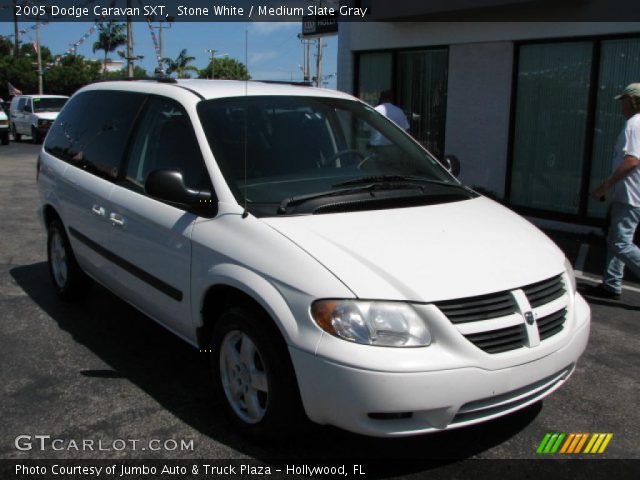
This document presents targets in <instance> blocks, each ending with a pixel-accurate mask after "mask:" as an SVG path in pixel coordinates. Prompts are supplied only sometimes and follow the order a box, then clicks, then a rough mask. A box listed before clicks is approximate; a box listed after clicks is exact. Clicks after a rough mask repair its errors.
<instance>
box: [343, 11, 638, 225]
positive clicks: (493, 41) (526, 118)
mask: <svg viewBox="0 0 640 480" xmlns="http://www.w3.org/2000/svg"><path fill="white" fill-rule="evenodd" d="M497 1H499V0H491V1H490V2H489V3H496V2H497ZM374 3H375V2H374ZM389 3H391V2H389ZM420 3H421V2H420ZM437 3H438V2H434V3H433V4H432V5H435V4H437ZM454 3H455V2H454ZM416 4H419V3H418V2H414V4H413V5H416ZM442 8H445V7H442ZM396 13H397V12H396ZM412 16H415V18H423V15H420V14H419V13H416V12H415V11H413V10H411V11H409V12H408V13H407V12H405V13H404V14H403V15H402V21H380V22H378V21H376V22H368V23H342V24H341V25H340V31H339V47H338V48H339V53H338V88H339V89H340V90H344V91H347V92H351V93H353V94H354V95H356V96H358V97H360V98H361V99H363V100H364V101H366V102H368V103H371V104H375V103H376V102H377V97H378V95H379V93H380V92H381V91H382V90H385V89H392V90H393V91H394V92H395V94H396V98H397V103H398V104H399V106H400V107H401V108H403V110H404V111H405V113H406V114H407V116H408V118H409V119H410V123H411V133H412V135H414V137H415V138H417V139H418V141H420V142H421V143H422V144H423V145H425V146H426V147H427V148H428V149H429V150H430V151H432V152H433V153H434V154H435V155H436V156H438V157H442V156H443V155H444V154H453V155H456V156H457V157H458V158H459V159H460V161H461V163H462V172H461V175H460V178H461V180H462V181H463V182H464V183H465V184H467V185H471V186H475V187H478V188H479V189H481V190H482V191H484V192H485V193H489V194H491V195H495V196H496V197H497V198H499V199H500V200H503V201H505V202H506V203H507V204H508V205H510V206H511V207H513V208H515V209H516V210H518V211H520V212H521V213H524V214H526V215H529V216H532V217H536V218H539V219H543V220H544V221H546V223H548V224H551V225H553V222H561V224H560V225H559V226H564V227H567V226H568V225H569V224H573V225H574V226H578V227H579V228H583V229H587V230H588V229H589V228H591V227H597V226H599V225H602V224H603V220H604V217H605V215H606V211H607V204H606V203H602V202H597V201H594V200H592V199H591V198H590V196H589V192H590V191H592V190H593V189H594V188H595V187H596V186H597V185H598V184H599V183H600V182H601V181H602V179H604V178H605V177H606V176H607V175H608V174H609V173H610V172H611V159H612V153H613V145H614V143H615V139H616V136H617V135H618V133H619V131H620V129H621V128H622V126H623V123H624V119H623V117H622V115H621V114H620V110H619V105H618V103H617V102H615V101H614V100H613V97H614V96H615V95H617V94H618V93H619V92H621V91H622V89H623V88H624V86H626V85H627V84H629V83H631V82H637V81H640V22H622V23H621V22H541V21H540V22H490V21H484V22H440V21H439V22H433V21H420V22H407V21H406V20H407V18H412ZM382 19H383V20H384V16H383V18H382ZM544 221H543V222H542V223H544Z"/></svg>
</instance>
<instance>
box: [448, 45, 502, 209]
mask: <svg viewBox="0 0 640 480" xmlns="http://www.w3.org/2000/svg"><path fill="white" fill-rule="evenodd" d="M513 48H514V47H513V43H512V42H496V43H480V44H476V43H473V44H464V45H452V46H451V47H450V49H449V85H448V93H447V124H446V139H445V153H447V154H453V155H456V156H457V157H458V158H459V159H460V162H461V164H462V169H461V173H460V179H461V180H462V182H463V183H465V184H466V185H478V186H482V187H484V188H487V189H489V190H492V191H494V192H496V193H497V194H498V196H500V197H502V196H503V195H504V182H505V177H506V173H507V147H508V143H509V115H510V103H511V83H512V73H513V71H512V65H513Z"/></svg>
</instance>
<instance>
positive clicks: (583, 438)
mask: <svg viewBox="0 0 640 480" xmlns="http://www.w3.org/2000/svg"><path fill="white" fill-rule="evenodd" d="M581 435H582V438H581V439H580V442H579V443H578V445H577V446H576V450H575V451H574V452H573V453H580V452H581V451H582V447H583V446H584V444H585V442H586V441H587V438H589V434H588V433H582V434H581Z"/></svg>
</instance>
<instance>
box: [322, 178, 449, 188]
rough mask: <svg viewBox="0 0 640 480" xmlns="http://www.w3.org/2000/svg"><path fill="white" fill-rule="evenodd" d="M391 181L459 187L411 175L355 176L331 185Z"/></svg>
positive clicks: (373, 183)
mask: <svg viewBox="0 0 640 480" xmlns="http://www.w3.org/2000/svg"><path fill="white" fill-rule="evenodd" d="M392 182H414V184H415V183H434V184H436V185H445V186H447V187H461V186H460V185H457V184H455V183H449V182H442V181H440V180H432V179H429V178H424V177H412V176H410V175H371V176H368V177H361V178H356V179H353V180H347V181H346V182H340V183H336V184H335V185H331V187H332V188H338V187H348V186H351V185H375V184H385V183H392Z"/></svg>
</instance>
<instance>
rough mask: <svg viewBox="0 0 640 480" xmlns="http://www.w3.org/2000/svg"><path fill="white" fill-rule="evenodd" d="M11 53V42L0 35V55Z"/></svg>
mask: <svg viewBox="0 0 640 480" xmlns="http://www.w3.org/2000/svg"><path fill="white" fill-rule="evenodd" d="M12 54H13V43H12V42H11V40H9V39H8V38H7V37H5V36H2V35H0V57H4V56H5V55H12Z"/></svg>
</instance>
